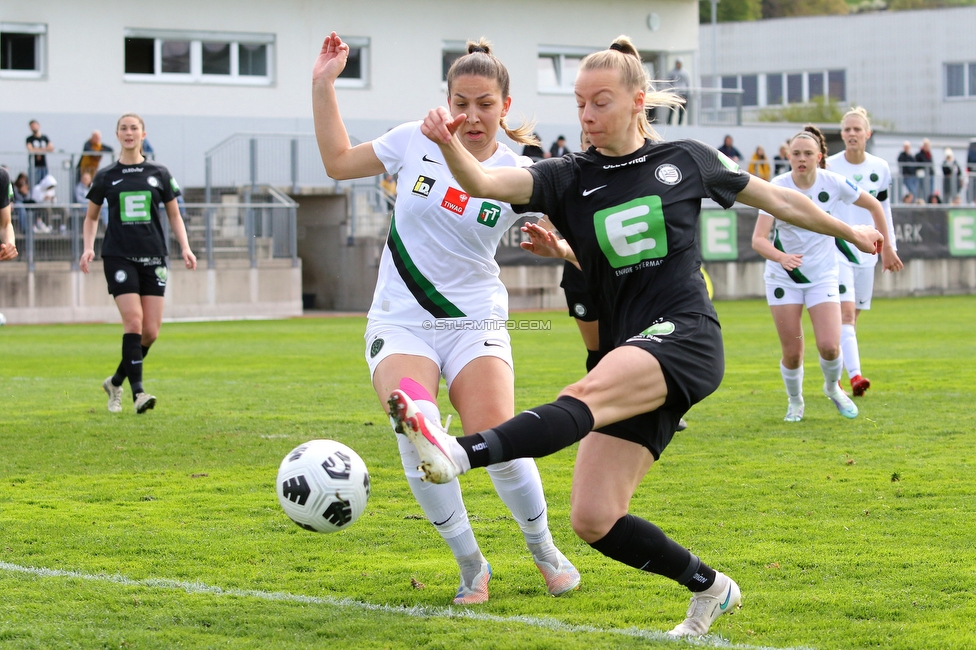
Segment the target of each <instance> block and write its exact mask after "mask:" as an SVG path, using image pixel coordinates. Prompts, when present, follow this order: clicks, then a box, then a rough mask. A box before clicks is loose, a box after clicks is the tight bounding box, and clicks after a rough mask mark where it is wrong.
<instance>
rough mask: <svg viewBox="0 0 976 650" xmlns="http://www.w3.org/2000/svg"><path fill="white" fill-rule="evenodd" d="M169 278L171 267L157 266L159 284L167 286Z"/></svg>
mask: <svg viewBox="0 0 976 650" xmlns="http://www.w3.org/2000/svg"><path fill="white" fill-rule="evenodd" d="M167 278H169V269H167V268H166V267H165V266H157V267H156V280H157V284H158V285H159V286H161V287H165V286H166V279H167Z"/></svg>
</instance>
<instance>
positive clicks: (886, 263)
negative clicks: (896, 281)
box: [854, 190, 905, 271]
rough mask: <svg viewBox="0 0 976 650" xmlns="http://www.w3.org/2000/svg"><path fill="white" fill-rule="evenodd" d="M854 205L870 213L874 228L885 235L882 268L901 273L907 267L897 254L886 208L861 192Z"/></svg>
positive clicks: (882, 249)
mask: <svg viewBox="0 0 976 650" xmlns="http://www.w3.org/2000/svg"><path fill="white" fill-rule="evenodd" d="M854 205H856V206H857V207H859V208H864V209H865V210H867V211H868V212H870V213H871V219H872V220H873V221H874V228H875V229H876V230H878V231H879V232H883V233H885V241H884V246H883V247H882V248H881V268H883V269H884V270H885V271H901V270H902V269H903V268H905V265H904V264H902V261H901V260H900V259H899V258H898V253H896V252H895V246H894V241H893V240H892V239H891V235H890V233H891V229H889V228H888V222H889V219H888V218H887V216H886V215H885V211H884V206H882V205H881V202H880V201H879V200H878V199H876V198H875V197H873V196H871V195H870V194H868V193H867V192H865V191H864V190H861V195H860V196H858V197H857V200H856V201H854Z"/></svg>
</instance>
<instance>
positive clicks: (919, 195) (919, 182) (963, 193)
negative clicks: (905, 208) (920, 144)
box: [891, 162, 976, 205]
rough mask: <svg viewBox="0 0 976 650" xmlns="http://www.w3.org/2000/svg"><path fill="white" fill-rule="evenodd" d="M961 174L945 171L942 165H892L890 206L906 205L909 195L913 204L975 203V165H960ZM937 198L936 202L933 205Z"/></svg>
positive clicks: (948, 168) (917, 163)
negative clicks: (891, 204) (893, 204)
mask: <svg viewBox="0 0 976 650" xmlns="http://www.w3.org/2000/svg"><path fill="white" fill-rule="evenodd" d="M959 168H960V171H961V172H962V173H961V174H956V173H953V172H951V171H950V173H948V174H947V173H946V170H952V169H953V168H952V167H946V168H945V170H944V169H943V166H942V164H941V163H935V162H931V163H920V162H911V163H909V162H904V163H895V164H893V165H891V176H892V183H893V188H892V192H893V195H894V196H892V203H905V199H906V195H907V194H909V193H910V194H911V195H912V198H913V201H914V202H915V203H930V202H938V203H949V204H956V205H959V204H963V205H970V204H973V203H974V202H976V179H974V176H976V163H969V164H968V165H966V164H963V163H960V164H959ZM934 197H938V199H939V200H938V201H934Z"/></svg>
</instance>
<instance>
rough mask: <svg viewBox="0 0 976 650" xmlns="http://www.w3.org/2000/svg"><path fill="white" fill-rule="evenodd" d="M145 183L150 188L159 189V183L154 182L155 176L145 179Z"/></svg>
mask: <svg viewBox="0 0 976 650" xmlns="http://www.w3.org/2000/svg"><path fill="white" fill-rule="evenodd" d="M146 182H147V183H149V185H150V186H151V187H159V181H157V180H156V177H155V176H150V177H149V178H147V179H146Z"/></svg>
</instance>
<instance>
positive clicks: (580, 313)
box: [573, 302, 586, 318]
mask: <svg viewBox="0 0 976 650" xmlns="http://www.w3.org/2000/svg"><path fill="white" fill-rule="evenodd" d="M573 313H574V314H576V317H577V318H584V317H585V316H586V305H584V304H583V303H581V302H577V303H575V304H574V305H573Z"/></svg>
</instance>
